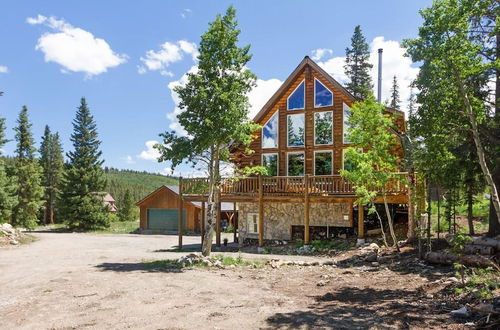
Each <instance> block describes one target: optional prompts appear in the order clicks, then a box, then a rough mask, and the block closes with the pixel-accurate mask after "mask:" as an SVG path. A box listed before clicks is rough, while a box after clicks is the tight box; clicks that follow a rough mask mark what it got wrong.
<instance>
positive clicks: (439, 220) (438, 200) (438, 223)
mask: <svg viewBox="0 0 500 330" xmlns="http://www.w3.org/2000/svg"><path fill="white" fill-rule="evenodd" d="M436 189H437V209H438V210H437V211H438V214H437V216H438V218H437V220H438V221H437V226H438V229H437V238H438V239H439V234H440V233H441V189H440V186H439V185H437V186H436Z"/></svg>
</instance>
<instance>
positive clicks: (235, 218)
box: [233, 202, 238, 243]
mask: <svg viewBox="0 0 500 330" xmlns="http://www.w3.org/2000/svg"><path fill="white" fill-rule="evenodd" d="M237 231H238V211H237V210H236V202H234V203H233V241H234V242H235V243H237V241H238V237H237Z"/></svg>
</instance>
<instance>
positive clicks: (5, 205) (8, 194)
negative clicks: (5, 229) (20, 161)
mask: <svg viewBox="0 0 500 330" xmlns="http://www.w3.org/2000/svg"><path fill="white" fill-rule="evenodd" d="M7 142H9V140H7V139H6V138H5V118H0V157H1V156H2V148H3V146H4V145H5V144H6V143H7ZM14 192H15V186H14V182H13V180H12V178H11V177H8V176H7V173H6V170H5V163H4V161H3V159H1V158H0V223H2V222H7V221H8V220H10V216H11V214H12V208H13V207H14V203H15V198H14Z"/></svg>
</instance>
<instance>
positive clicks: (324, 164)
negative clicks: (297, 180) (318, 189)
mask: <svg viewBox="0 0 500 330" xmlns="http://www.w3.org/2000/svg"><path fill="white" fill-rule="evenodd" d="M332 174H333V152H332V151H315V152H314V175H332Z"/></svg>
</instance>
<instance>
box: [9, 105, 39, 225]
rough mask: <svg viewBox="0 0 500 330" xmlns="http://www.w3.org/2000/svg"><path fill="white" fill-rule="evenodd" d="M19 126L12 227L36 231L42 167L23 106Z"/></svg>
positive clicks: (18, 121)
mask: <svg viewBox="0 0 500 330" xmlns="http://www.w3.org/2000/svg"><path fill="white" fill-rule="evenodd" d="M17 124H18V126H17V127H16V128H14V130H15V131H16V141H17V148H16V150H15V168H14V173H15V177H16V178H15V179H16V181H17V187H16V194H15V195H16V197H17V200H16V203H15V205H14V208H13V212H12V224H13V225H14V226H22V227H25V228H28V229H34V228H35V227H36V224H37V220H38V219H37V216H38V212H39V211H40V207H41V206H42V203H43V201H42V196H43V188H42V185H41V167H40V165H39V164H38V161H37V160H36V158H35V153H36V149H35V147H34V140H33V136H32V133H31V123H30V122H29V119H28V108H26V106H23V108H22V110H21V113H20V114H19V118H18V120H17Z"/></svg>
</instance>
